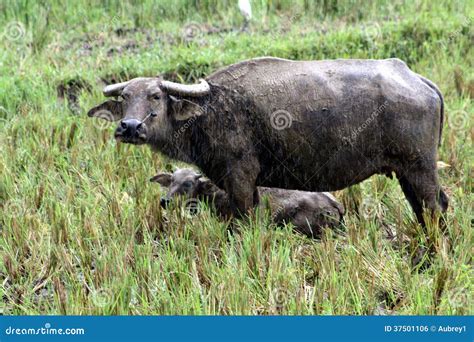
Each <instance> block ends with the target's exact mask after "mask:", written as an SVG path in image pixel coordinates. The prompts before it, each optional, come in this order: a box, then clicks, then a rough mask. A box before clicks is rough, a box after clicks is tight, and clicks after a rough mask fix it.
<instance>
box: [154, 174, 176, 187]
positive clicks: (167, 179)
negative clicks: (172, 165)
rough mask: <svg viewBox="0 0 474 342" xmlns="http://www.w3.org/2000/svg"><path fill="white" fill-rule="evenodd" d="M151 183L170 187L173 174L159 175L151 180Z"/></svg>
mask: <svg viewBox="0 0 474 342" xmlns="http://www.w3.org/2000/svg"><path fill="white" fill-rule="evenodd" d="M150 182H156V183H159V184H160V185H163V186H166V187H168V186H170V184H171V173H158V174H156V175H154V176H153V177H151V178H150Z"/></svg>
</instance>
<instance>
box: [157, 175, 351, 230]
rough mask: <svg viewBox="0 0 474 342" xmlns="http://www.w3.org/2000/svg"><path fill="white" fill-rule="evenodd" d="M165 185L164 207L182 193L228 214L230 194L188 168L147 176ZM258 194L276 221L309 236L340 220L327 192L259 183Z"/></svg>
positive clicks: (339, 207) (341, 209) (339, 209)
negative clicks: (291, 225) (289, 188)
mask: <svg viewBox="0 0 474 342" xmlns="http://www.w3.org/2000/svg"><path fill="white" fill-rule="evenodd" d="M150 180H151V181H152V182H158V183H160V184H161V185H163V186H165V187H167V188H168V189H169V190H168V193H167V194H166V196H165V197H164V198H162V200H161V205H162V206H163V207H167V205H168V203H169V202H170V201H171V199H172V198H173V197H176V196H185V197H187V198H193V199H203V200H206V201H208V202H209V203H212V204H213V205H214V206H215V208H216V209H217V211H218V213H219V214H220V215H223V216H227V215H228V213H229V197H228V196H227V194H226V193H225V191H223V190H221V189H219V188H218V187H217V186H216V185H214V184H213V183H212V182H211V181H210V180H208V179H204V178H203V177H202V176H201V175H200V174H199V173H197V172H195V171H194V170H191V169H179V170H176V171H175V172H174V173H173V174H171V173H159V174H157V175H155V176H154V177H152V178H151V179H150ZM257 189H258V192H259V195H260V196H261V197H262V198H268V202H267V201H261V202H260V205H261V206H263V205H264V204H266V203H268V204H269V207H270V208H269V209H270V210H271V213H272V218H273V220H274V222H275V223H277V224H283V223H289V222H291V223H292V224H293V225H294V226H295V230H296V231H298V232H300V233H303V234H305V235H307V236H309V237H319V236H320V235H321V230H322V228H323V227H330V228H334V227H336V226H338V225H339V224H340V222H341V219H342V215H343V214H344V207H343V206H342V204H340V203H339V202H337V200H336V199H335V198H334V196H332V195H331V194H329V193H327V192H307V191H297V190H285V189H277V188H265V187H258V188H257Z"/></svg>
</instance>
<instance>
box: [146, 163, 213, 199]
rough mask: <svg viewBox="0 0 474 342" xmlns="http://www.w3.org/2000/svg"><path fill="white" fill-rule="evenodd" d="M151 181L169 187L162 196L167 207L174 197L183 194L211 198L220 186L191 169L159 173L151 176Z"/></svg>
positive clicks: (184, 195) (187, 196)
mask: <svg viewBox="0 0 474 342" xmlns="http://www.w3.org/2000/svg"><path fill="white" fill-rule="evenodd" d="M150 181H151V182H157V183H159V184H160V185H162V186H164V187H167V188H168V192H167V194H166V196H164V197H163V198H161V201H160V203H161V206H162V207H164V208H166V207H167V206H168V205H169V203H170V201H171V199H172V198H173V197H178V196H183V197H185V198H196V199H197V198H203V199H204V198H209V197H211V196H213V195H214V194H215V193H216V192H217V191H219V188H218V187H217V186H215V185H214V184H213V183H212V182H211V181H210V180H208V179H204V178H203V177H202V175H201V174H200V173H197V172H196V171H194V170H191V169H178V170H176V171H175V172H173V173H172V174H171V173H158V174H157V175H155V176H153V177H152V178H150Z"/></svg>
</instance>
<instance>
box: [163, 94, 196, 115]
mask: <svg viewBox="0 0 474 342" xmlns="http://www.w3.org/2000/svg"><path fill="white" fill-rule="evenodd" d="M169 99H170V101H169V104H170V106H169V108H170V110H171V115H172V116H173V117H174V119H175V120H177V121H183V120H188V119H190V118H192V117H197V116H201V115H202V114H203V110H202V108H201V106H200V105H199V104H198V103H196V102H194V101H192V100H188V99H183V98H177V97H175V96H173V95H169Z"/></svg>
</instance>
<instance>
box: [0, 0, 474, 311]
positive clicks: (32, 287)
mask: <svg viewBox="0 0 474 342" xmlns="http://www.w3.org/2000/svg"><path fill="white" fill-rule="evenodd" d="M98 3H99V2H98V1H86V0H79V1H74V2H72V1H71V2H69V5H68V6H67V7H64V6H63V5H62V4H61V2H60V1H57V0H52V1H49V2H46V1H28V0H18V1H9V0H0V35H1V42H0V148H1V154H0V206H1V211H0V215H1V216H0V232H1V234H0V254H1V255H0V256H1V258H0V260H1V261H0V291H1V295H2V300H1V306H0V313H3V314H68V315H70V314H104V315H109V314H140V315H141V314H198V315H200V314H302V315H312V314H318V315H319V314H324V315H326V314H343V315H345V314H354V315H367V314H397V315H398V314H408V315H411V314H435V315H437V314H446V315H453V314H457V315H464V314H473V313H474V309H473V296H472V294H473V292H474V282H473V269H472V253H473V227H472V222H473V193H472V190H473V184H472V179H473V162H474V160H473V151H474V150H473V146H472V139H473V135H474V130H473V125H472V124H473V121H474V120H473V116H474V115H473V100H472V99H473V96H474V73H473V63H474V53H473V46H474V44H473V43H474V34H473V30H472V26H473V20H474V19H473V18H474V4H473V2H472V1H468V0H466V1H454V0H453V1H448V0H440V1H428V0H426V1H421V0H415V1H407V2H406V3H405V2H403V1H397V0H395V1H373V2H370V1H364V2H359V1H349V0H346V1H342V0H339V1H338V0H315V1H314V2H313V1H306V0H305V1H303V0H299V1H289V0H288V1H286V0H273V1H272V0H258V1H256V0H255V1H252V9H253V14H254V15H253V18H252V20H251V22H250V25H249V30H248V32H240V30H239V29H240V27H241V26H242V24H243V19H242V17H241V15H240V13H239V11H238V8H237V4H236V3H237V1H218V0H202V1H198V0H194V1H192V0H179V1H176V2H169V3H168V2H165V1H148V0H147V1H144V2H143V3H142V4H141V5H136V4H135V5H134V4H132V3H133V2H132V1H121V2H115V1H104V2H103V3H102V4H101V5H99V4H98ZM264 55H268V56H276V57H283V58H290V59H301V60H304V59H331V58H389V57H398V58H400V59H402V60H404V61H406V62H407V63H408V65H409V66H410V68H412V70H414V71H416V72H418V73H420V74H422V75H424V76H426V77H428V78H429V79H431V80H433V81H434V82H435V83H437V84H438V86H439V87H440V88H441V90H442V92H443V94H444V96H445V101H446V117H445V125H444V132H443V139H442V146H441V148H440V150H439V160H441V161H443V162H445V163H447V164H449V165H450V166H449V167H447V168H443V169H441V170H440V171H439V174H440V180H441V184H442V185H443V187H444V189H445V190H446V192H447V193H448V195H449V197H450V208H449V210H448V213H447V221H448V227H447V230H446V232H445V234H441V233H440V230H439V228H438V227H436V226H435V225H429V227H428V235H426V234H425V233H423V232H422V230H421V228H420V227H419V226H418V225H417V224H416V222H415V217H414V215H413V213H412V211H411V209H410V208H409V205H408V202H407V201H406V200H405V199H404V197H403V194H402V192H401V190H400V188H399V185H398V182H397V181H396V180H390V179H388V178H386V177H382V176H374V177H372V178H371V179H369V180H367V181H365V182H363V183H362V184H360V185H357V186H353V187H351V188H349V189H346V190H343V191H340V192H337V193H336V194H335V195H336V197H337V198H338V199H339V200H341V201H342V202H343V203H344V205H345V206H346V215H345V223H344V227H343V229H342V230H341V231H340V232H327V234H325V235H324V237H323V238H322V239H321V240H320V241H315V240H310V239H308V238H305V237H303V236H300V235H297V234H294V233H293V232H292V230H291V227H286V228H284V229H277V228H275V227H274V225H273V224H272V223H270V220H269V219H268V216H269V215H268V213H257V214H255V215H254V216H253V217H251V218H250V219H249V220H247V221H242V222H241V226H242V233H241V234H237V235H234V236H228V233H227V229H226V225H225V224H224V223H223V222H220V221H219V220H218V219H217V218H216V217H215V216H213V215H211V213H210V211H209V210H208V209H204V210H201V211H200V212H199V214H198V215H196V216H195V217H192V218H189V217H188V216H187V215H186V214H185V213H183V212H182V211H180V210H179V209H178V208H177V209H175V210H170V211H162V210H161V208H160V206H159V198H160V196H161V195H162V194H163V192H164V191H165V190H164V189H160V187H159V186H158V185H155V184H151V183H149V182H148V179H149V177H150V176H152V175H154V174H155V173H156V171H157V170H163V169H168V170H169V169H171V168H172V167H173V166H176V165H179V166H183V164H179V163H176V162H175V161H172V160H169V159H166V158H165V157H163V156H161V155H159V154H152V153H151V151H150V150H149V149H148V148H139V147H136V146H129V145H119V144H117V143H116V142H115V141H114V139H113V130H114V127H115V125H113V124H112V125H111V124H108V123H107V122H106V121H102V120H93V119H90V118H88V117H87V115H86V112H87V110H88V109H89V108H91V107H92V106H94V105H96V104H98V103H100V102H101V101H102V100H103V97H102V94H101V89H102V87H103V85H104V84H105V83H104V82H114V81H123V80H127V79H129V78H132V77H136V76H139V75H140V76H152V75H157V74H162V75H164V76H165V77H166V78H167V79H169V80H175V81H182V82H194V81H196V79H197V78H199V77H202V76H204V75H206V74H208V73H210V72H212V71H214V70H215V69H217V68H219V67H221V66H224V65H227V64H230V63H233V62H236V61H240V60H244V59H248V58H251V57H256V56H264ZM427 236H429V237H430V241H433V243H434V247H435V250H436V255H435V256H434V257H433V260H432V265H431V267H430V268H429V269H427V270H425V271H423V272H419V271H417V270H413V269H412V268H411V262H410V260H411V255H412V254H413V253H414V252H415V251H416V250H417V248H418V246H424V245H426V243H427V238H426V237H427Z"/></svg>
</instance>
